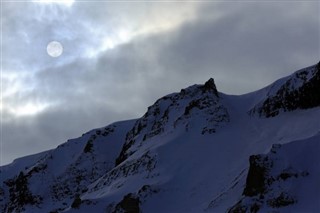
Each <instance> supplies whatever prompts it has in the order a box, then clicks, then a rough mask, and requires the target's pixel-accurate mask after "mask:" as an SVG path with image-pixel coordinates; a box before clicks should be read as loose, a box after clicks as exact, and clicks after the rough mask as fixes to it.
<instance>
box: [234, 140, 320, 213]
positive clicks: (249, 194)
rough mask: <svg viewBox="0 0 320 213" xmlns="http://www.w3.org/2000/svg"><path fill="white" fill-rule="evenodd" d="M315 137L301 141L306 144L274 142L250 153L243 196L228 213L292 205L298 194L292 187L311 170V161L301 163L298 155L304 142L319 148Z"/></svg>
mask: <svg viewBox="0 0 320 213" xmlns="http://www.w3.org/2000/svg"><path fill="white" fill-rule="evenodd" d="M318 139H319V136H316V137H315V138H313V141H312V142H305V143H309V144H304V143H303V142H301V141H298V142H293V143H291V144H287V145H280V144H275V145H273V147H272V149H271V151H270V152H269V153H268V154H266V155H252V156H250V160H249V161H250V167H249V171H248V174H247V179H246V186H245V188H244V190H243V193H242V195H243V197H242V198H241V199H240V201H239V202H237V203H236V204H235V205H234V206H233V207H231V208H230V209H229V211H228V212H230V213H238V212H240V213H241V212H252V213H255V212H259V210H260V209H261V208H262V207H263V208H264V210H266V209H269V211H273V210H275V209H279V208H284V207H287V206H290V205H294V204H296V203H297V202H298V198H297V197H298V196H299V194H297V192H296V191H295V190H294V189H295V187H297V188H299V187H302V184H303V181H304V182H306V181H308V177H309V175H310V172H311V173H312V172H314V171H313V169H314V168H313V166H312V164H310V163H309V164H306V163H305V162H303V159H302V157H303V156H304V154H308V148H309V147H308V145H309V146H310V147H313V148H315V149H319V145H317V143H318V142H319V141H318ZM292 147H294V148H295V149H292ZM297 147H298V149H297ZM299 147H300V148H301V150H302V151H301V150H299ZM306 147H308V148H306ZM317 151H319V150H317ZM317 151H316V152H317ZM305 152H306V153H305ZM296 158H298V159H296ZM315 160H316V159H315ZM307 161H308V159H307ZM308 166H309V167H310V168H308ZM306 188H308V187H307V186H306ZM306 191H307V190H306Z"/></svg>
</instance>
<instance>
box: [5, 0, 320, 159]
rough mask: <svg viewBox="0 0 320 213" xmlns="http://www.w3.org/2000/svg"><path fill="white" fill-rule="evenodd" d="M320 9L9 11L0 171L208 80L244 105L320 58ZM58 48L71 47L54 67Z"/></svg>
mask: <svg viewBox="0 0 320 213" xmlns="http://www.w3.org/2000/svg"><path fill="white" fill-rule="evenodd" d="M319 8H320V3H319V2H318V1H308V2H303V1H295V2H289V1H282V2H281V1H280V2H276V1H270V2H268V1H260V2H255V1H242V2H241V1H239V2H236V1H230V2H224V3H222V2H208V1H207V2H188V3H187V2H178V1H175V2H143V1H138V2H137V1H135V2H128V1H126V2H102V1H101V2H85V1H83V2H76V1H75V2H74V1H72V0H66V1H62V2H60V3H54V2H51V1H49V0H42V1H38V2H36V1H29V2H27V1H25V2H23V1H20V2H10V1H4V2H2V14H1V21H2V43H1V51H2V101H3V102H2V109H1V110H2V121H1V122H2V128H3V129H2V140H1V143H2V154H1V164H6V163H9V162H11V161H12V160H13V159H14V158H17V157H21V156H24V155H27V154H32V153H37V152H39V151H43V150H47V149H50V148H54V147H56V146H57V145H59V144H61V143H63V142H65V141H66V140H67V139H69V138H73V137H78V136H80V135H81V134H82V133H84V132H86V131H88V130H90V129H93V128H96V127H101V126H105V125H107V124H109V123H111V122H114V121H117V120H124V119H132V118H137V117H140V116H142V115H143V114H144V112H145V111H146V109H147V107H148V106H149V105H151V104H152V103H153V102H155V101H156V100H157V99H158V98H160V97H161V96H163V95H166V94H168V93H172V92H175V91H179V90H180V89H181V88H184V87H187V86H189V85H192V84H195V83H204V82H205V81H206V80H208V79H209V78H210V77H213V78H214V79H215V81H216V84H217V87H218V90H219V91H221V92H224V93H228V94H244V93H247V92H251V91H254V90H257V89H260V88H262V87H264V86H266V85H268V84H270V83H271V82H272V81H274V80H276V79H278V78H280V77H283V76H286V75H288V74H290V73H292V72H293V71H296V70H298V69H300V68H303V67H306V66H309V65H313V64H315V63H316V62H317V61H318V60H319V58H320V57H319V56H320V42H319V38H320V33H319V32H320V20H319V19H320V9H319ZM50 41H59V42H61V44H62V45H63V47H64V52H63V54H62V55H61V56H60V57H57V58H52V57H50V56H49V55H48V54H47V51H46V48H47V44H48V43H49V42H50Z"/></svg>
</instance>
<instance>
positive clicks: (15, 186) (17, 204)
mask: <svg viewBox="0 0 320 213" xmlns="http://www.w3.org/2000/svg"><path fill="white" fill-rule="evenodd" d="M5 184H6V185H7V186H8V187H9V203H8V206H7V209H6V212H23V211H24V210H25V206H26V205H34V206H37V205H38V204H40V203H41V201H42V197H40V196H37V195H33V194H32V192H31V191H30V189H29V185H28V178H27V176H26V175H25V174H24V173H23V172H20V174H19V175H18V176H17V177H15V178H13V179H9V180H7V181H6V182H5Z"/></svg>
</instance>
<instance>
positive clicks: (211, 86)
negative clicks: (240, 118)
mask: <svg viewBox="0 0 320 213" xmlns="http://www.w3.org/2000/svg"><path fill="white" fill-rule="evenodd" d="M202 88H203V91H204V92H213V93H214V94H215V95H216V96H217V97H219V94H218V90H217V88H216V84H215V83H214V79H213V78H210V79H209V80H208V81H207V82H206V83H205V84H204V85H203V87H202Z"/></svg>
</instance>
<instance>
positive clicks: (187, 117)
mask: <svg viewBox="0 0 320 213" xmlns="http://www.w3.org/2000/svg"><path fill="white" fill-rule="evenodd" d="M229 120H230V118H229V114H228V110H227V109H226V107H225V106H223V104H222V103H221V97H219V94H218V91H217V89H216V86H215V84H214V80H213V79H212V78H211V79H210V80H209V81H207V82H206V83H205V84H204V85H194V86H191V87H188V88H186V89H182V90H181V91H180V93H174V94H171V95H167V96H165V97H163V98H161V99H159V100H157V101H156V103H155V104H154V105H152V106H151V107H149V108H148V111H147V112H146V114H145V115H144V116H143V117H142V118H140V119H139V120H137V122H136V124H135V125H134V127H133V128H132V129H131V130H130V132H128V134H127V136H126V142H125V144H124V146H123V149H122V151H121V154H120V156H119V157H118V158H117V165H118V164H120V163H121V162H123V161H124V160H126V159H127V158H128V156H130V155H131V154H132V153H134V152H136V151H137V149H138V147H141V146H142V143H144V141H146V140H148V139H150V138H152V137H154V136H158V135H161V134H163V133H168V132H170V131H175V130H176V129H179V130H183V131H186V132H187V131H196V132H199V133H201V134H212V133H215V132H216V131H217V129H218V128H219V127H222V126H225V125H226V124H227V123H228V122H229Z"/></svg>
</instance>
